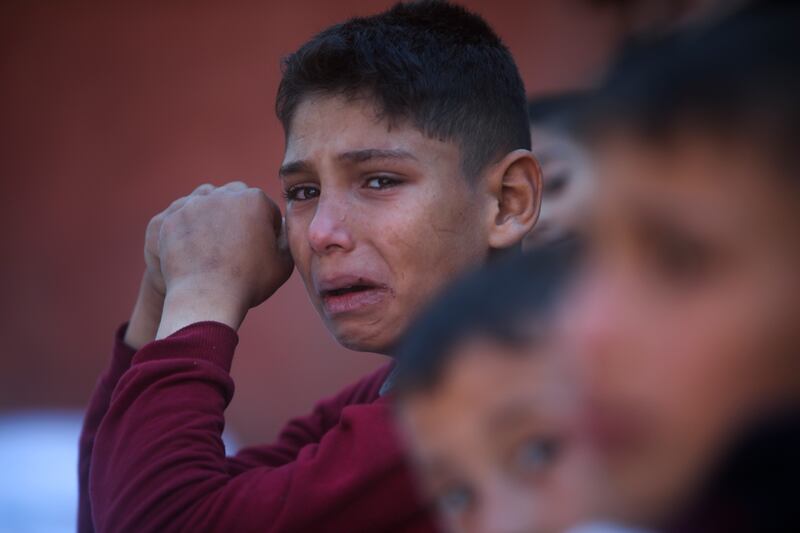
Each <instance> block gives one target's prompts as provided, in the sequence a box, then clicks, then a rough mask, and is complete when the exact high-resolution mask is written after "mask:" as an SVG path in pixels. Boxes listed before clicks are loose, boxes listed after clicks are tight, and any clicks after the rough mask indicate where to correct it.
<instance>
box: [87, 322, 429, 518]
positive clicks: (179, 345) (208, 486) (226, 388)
mask: <svg viewBox="0 0 800 533" xmlns="http://www.w3.org/2000/svg"><path fill="white" fill-rule="evenodd" d="M237 340H238V339H237V336H236V333H235V332H234V331H233V330H232V329H230V328H228V327H227V326H224V325H222V324H217V323H210V322H207V323H200V324H193V325H191V326H188V327H187V328H184V329H182V330H180V331H178V332H176V333H175V334H173V335H171V336H170V337H168V338H167V339H163V340H160V341H156V342H153V343H151V344H149V345H147V346H145V347H144V348H142V349H141V350H140V351H139V352H138V353H137V354H136V355H135V356H134V357H133V361H132V364H131V365H130V368H129V369H128V370H127V371H126V372H125V373H124V375H123V376H122V378H121V379H120V380H119V382H118V383H117V385H116V388H115V389H114V391H113V394H112V396H111V399H110V404H109V407H108V410H107V412H106V414H105V416H104V417H103V420H102V422H101V423H100V425H99V428H98V430H97V434H96V436H95V439H94V447H93V450H92V465H91V469H90V487H89V488H90V496H91V505H92V514H93V517H94V524H95V527H96V528H97V530H98V531H114V532H125V531H137V532H150V531H245V532H246V531H307V530H312V531H365V530H371V531H392V530H397V529H398V528H400V529H402V530H417V531H428V530H430V522H429V521H428V519H427V514H426V513H425V510H424V509H423V508H422V506H421V505H420V503H419V501H418V500H417V499H416V496H415V494H414V489H413V484H412V481H411V479H410V476H409V474H408V469H407V467H406V465H405V461H404V456H403V453H402V450H401V449H400V447H399V444H398V439H397V437H396V435H395V434H394V429H393V427H392V417H391V408H390V405H389V404H388V403H387V402H384V401H381V400H378V401H374V402H371V403H365V404H354V403H353V402H354V401H356V400H357V399H359V398H362V397H363V398H369V397H370V396H371V395H372V394H374V392H373V389H374V387H375V386H376V385H375V384H373V383H371V382H370V383H366V384H365V383H361V384H360V385H357V386H356V387H355V388H349V389H346V390H345V391H343V393H342V394H340V395H337V396H336V397H335V398H333V399H330V400H327V401H325V402H321V404H320V405H318V406H317V409H315V411H314V413H312V415H311V416H310V417H307V418H306V419H297V420H295V421H293V422H292V423H290V424H289V426H287V429H286V430H285V431H284V432H283V433H282V434H281V437H280V438H279V439H278V442H277V443H276V444H275V445H273V446H267V447H256V448H251V449H248V450H244V451H243V452H242V453H240V454H239V455H238V456H237V457H236V458H233V459H227V458H226V457H225V449H224V446H223V444H222V440H221V434H222V429H223V425H224V419H223V411H224V409H225V407H226V406H227V405H228V403H229V402H230V400H231V397H232V395H233V382H232V380H231V378H230V376H229V373H228V372H229V369H230V364H231V360H232V357H233V351H234V348H235V346H236V343H237ZM377 386H379V384H378V385H377ZM374 390H377V389H374Z"/></svg>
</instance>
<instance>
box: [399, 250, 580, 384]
mask: <svg viewBox="0 0 800 533" xmlns="http://www.w3.org/2000/svg"><path fill="white" fill-rule="evenodd" d="M581 248H582V246H581V244H580V242H579V241H578V240H577V239H576V238H574V237H573V238H569V239H564V240H561V241H558V242H554V243H552V244H549V245H545V246H542V247H541V248H538V249H536V250H535V251H532V252H528V253H519V252H518V253H514V254H509V255H508V256H505V257H502V258H499V259H497V260H496V261H493V262H491V263H489V264H487V265H485V266H484V267H482V268H481V269H479V270H477V271H474V272H472V273H469V274H467V275H466V276H465V277H463V278H462V279H461V280H460V281H458V282H456V283H455V284H453V285H452V286H450V287H449V288H448V289H446V290H445V291H444V292H443V293H442V294H441V295H440V296H439V297H438V298H436V299H435V300H434V302H433V303H432V304H431V305H430V306H429V307H428V308H427V309H426V310H425V311H424V312H423V313H421V314H420V316H419V317H418V318H417V319H416V320H415V321H414V323H413V324H412V326H411V327H410V328H409V330H408V332H407V333H406V335H405V336H404V337H403V339H402V340H401V343H400V345H399V348H398V350H397V352H396V359H397V367H396V369H395V371H394V373H393V383H392V388H393V391H394V392H396V393H397V394H398V395H399V396H405V395H408V394H410V393H414V392H417V391H423V390H431V389H433V388H435V386H436V385H437V384H438V383H439V381H440V379H441V377H442V374H443V373H444V372H445V370H446V368H447V367H448V365H449V364H450V363H451V362H452V361H453V360H454V359H455V358H456V357H457V348H458V346H459V343H461V342H463V341H465V340H468V339H471V338H486V339H489V340H492V341H496V342H498V343H500V344H504V345H510V346H514V347H520V346H527V345H529V344H530V343H534V342H536V341H537V340H538V339H539V338H541V336H542V335H546V330H547V328H548V326H549V324H548V322H549V321H548V320H547V319H548V318H550V317H549V314H550V312H551V311H552V310H553V308H554V307H555V305H554V304H555V302H556V301H557V300H558V298H557V296H558V295H559V294H561V292H562V290H563V289H564V287H565V286H566V284H567V281H568V280H569V279H570V278H571V275H572V273H573V272H574V271H575V267H576V266H577V265H578V261H579V259H580V256H581V253H580V252H581ZM537 320H540V321H539V322H537Z"/></svg>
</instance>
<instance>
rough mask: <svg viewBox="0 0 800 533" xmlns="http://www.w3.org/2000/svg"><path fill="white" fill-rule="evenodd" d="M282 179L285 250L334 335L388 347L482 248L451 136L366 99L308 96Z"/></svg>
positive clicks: (483, 231)
mask: <svg viewBox="0 0 800 533" xmlns="http://www.w3.org/2000/svg"><path fill="white" fill-rule="evenodd" d="M281 181H282V184H283V188H284V191H285V192H286V193H287V195H288V201H287V208H286V226H287V233H288V239H289V246H290V249H291V252H292V257H293V258H294V261H295V264H296V266H297V269H298V271H299V272H300V274H301V276H302V278H303V281H304V282H305V284H306V288H307V289H308V293H309V295H310V297H311V301H312V303H313V304H314V306H315V307H316V308H317V311H318V312H319V313H320V315H321V316H322V318H323V320H324V321H325V323H326V324H327V326H328V328H329V329H330V330H331V331H332V332H333V334H334V335H335V336H336V338H337V339H338V341H339V342H340V343H341V344H343V345H345V346H347V347H349V348H352V349H356V350H362V351H376V352H384V353H385V352H387V351H389V350H391V348H392V344H393V343H394V342H395V340H396V339H397V338H398V337H399V335H400V334H401V333H402V332H403V331H404V330H405V328H406V326H407V323H408V321H409V320H410V319H411V318H412V317H413V315H415V314H416V313H417V311H418V310H419V309H420V307H421V306H422V305H424V304H425V303H426V302H427V301H428V299H429V298H430V297H431V295H432V294H434V292H435V291H436V290H437V289H438V288H439V287H441V286H442V285H443V284H444V283H446V282H447V281H448V280H451V279H452V278H453V277H454V275H456V273H458V272H460V271H461V270H463V269H464V268H465V267H467V266H469V265H472V264H474V263H478V262H480V261H482V260H483V259H484V258H485V256H486V255H487V253H488V244H487V242H488V241H487V239H488V227H487V222H488V221H487V220H486V219H487V218H489V217H487V216H486V214H485V211H484V207H485V205H486V199H487V196H486V195H485V194H484V191H483V190H482V188H481V187H480V186H479V185H470V184H469V183H468V182H467V180H466V178H465V177H464V176H463V174H462V171H461V153H460V150H459V148H458V146H457V144H456V143H454V142H444V141H440V140H436V139H431V138H428V137H426V136H424V135H423V134H422V133H421V132H420V131H419V130H417V129H415V128H413V127H411V126H410V125H407V124H402V123H401V124H392V125H391V126H390V124H389V123H388V122H387V121H385V120H382V119H381V118H379V117H378V116H377V115H376V112H375V108H374V106H373V104H372V103H371V102H370V101H368V100H365V99H354V100H346V99H344V98H340V97H333V96H330V97H329V96H319V97H309V98H307V99H306V100H305V101H303V102H302V103H301V104H300V106H299V107H298V109H297V111H296V113H295V116H294V118H293V121H292V124H291V129H290V132H289V136H288V140H287V146H286V154H285V157H284V162H283V166H282V170H281Z"/></svg>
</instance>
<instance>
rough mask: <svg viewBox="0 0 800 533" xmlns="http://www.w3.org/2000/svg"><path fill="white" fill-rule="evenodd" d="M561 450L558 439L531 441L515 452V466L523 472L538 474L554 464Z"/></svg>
mask: <svg viewBox="0 0 800 533" xmlns="http://www.w3.org/2000/svg"><path fill="white" fill-rule="evenodd" d="M560 448H561V445H560V443H559V442H558V441H557V440H556V439H543V438H535V439H529V440H527V441H525V442H523V443H522V444H521V445H520V446H519V448H518V449H517V450H516V451H515V454H514V465H515V467H516V468H517V469H519V470H520V471H522V472H538V471H540V470H542V469H545V468H547V467H548V466H550V464H552V463H553V461H554V460H555V459H556V457H557V456H558V452H559V451H560Z"/></svg>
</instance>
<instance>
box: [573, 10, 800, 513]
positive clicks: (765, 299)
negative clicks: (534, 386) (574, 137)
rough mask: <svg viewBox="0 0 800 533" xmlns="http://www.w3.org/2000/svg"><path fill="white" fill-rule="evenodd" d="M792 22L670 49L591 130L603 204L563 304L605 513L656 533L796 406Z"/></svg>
mask: <svg viewBox="0 0 800 533" xmlns="http://www.w3.org/2000/svg"><path fill="white" fill-rule="evenodd" d="M798 27H800V17H798V11H797V9H786V10H780V11H771V10H767V9H765V10H763V11H761V12H759V13H753V14H749V15H747V16H739V17H736V18H733V19H729V20H727V21H725V22H724V23H721V24H720V25H719V26H717V27H715V28H713V29H710V30H707V31H706V32H704V33H691V34H686V35H681V36H677V37H676V38H675V39H673V40H672V41H671V42H667V43H664V44H662V45H659V46H658V47H656V49H655V50H653V51H651V53H650V54H649V55H642V56H641V57H639V58H638V59H637V58H632V59H631V60H630V61H631V63H630V64H628V65H625V66H623V67H622V68H621V69H620V70H619V72H618V73H617V74H615V75H613V76H612V77H611V78H612V79H611V81H610V82H609V86H608V89H607V91H606V97H605V98H602V99H600V101H599V102H598V104H597V106H596V111H595V113H594V115H593V116H592V117H590V120H589V121H588V123H589V127H588V128H587V136H588V138H589V142H590V146H591V148H592V151H593V155H594V160H595V161H596V163H597V167H596V170H597V179H598V182H599V184H600V186H599V188H598V195H599V196H598V199H597V204H596V205H597V209H596V212H595V214H594V216H593V217H592V219H591V221H590V222H589V223H588V224H587V232H588V234H589V237H590V239H589V241H590V244H589V253H588V262H587V267H586V268H585V270H584V271H583V273H582V275H581V276H580V279H579V281H578V283H577V286H576V289H575V291H574V293H573V294H572V295H571V297H570V298H569V299H568V301H569V304H568V305H565V309H568V312H566V313H564V320H563V323H564V328H563V329H564V336H563V338H564V340H565V342H568V343H571V344H572V350H571V352H572V353H574V354H576V355H577V357H578V359H577V362H578V363H579V364H578V368H580V370H581V371H582V375H583V380H582V382H583V385H584V393H585V405H586V422H587V424H586V427H587V428H588V429H589V435H590V436H591V437H592V439H593V443H594V445H595V450H596V451H597V452H598V457H599V458H600V460H601V463H602V464H603V466H604V469H605V473H606V475H607V480H608V494H609V495H613V496H615V498H612V500H613V501H609V506H610V507H609V510H610V512H612V513H616V514H618V515H619V516H621V517H623V518H625V519H628V520H634V521H641V522H646V523H651V524H652V523H657V522H658V521H659V520H661V519H663V518H664V517H666V516H667V515H669V514H670V513H671V512H673V511H674V509H675V508H676V507H677V506H679V505H681V504H682V501H683V500H685V499H686V498H690V497H691V495H692V491H693V490H694V488H695V485H696V483H698V477H699V476H700V475H702V473H703V472H704V471H705V469H706V468H707V466H708V465H709V463H710V462H712V461H713V460H714V457H716V456H717V455H718V454H719V453H720V450H721V448H722V447H724V446H725V443H726V442H727V440H728V439H729V437H730V436H731V435H732V434H733V433H734V432H736V431H738V429H739V427H740V426H741V425H742V424H745V423H747V421H748V419H750V418H753V417H756V416H759V413H763V412H765V411H768V410H770V409H772V408H773V407H775V406H777V405H780V404H786V403H793V402H797V399H798V394H800V364H799V363H800V353H798V348H800V327H798V326H800V323H799V322H798V321H799V320H800V276H798V272H800V238H798V235H800V174H798V163H800V157H799V156H800V146H798V141H799V140H800V136H798V133H800V70H799V69H798V61H797V51H798V50H800V32H798V31H797V28H798Z"/></svg>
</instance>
